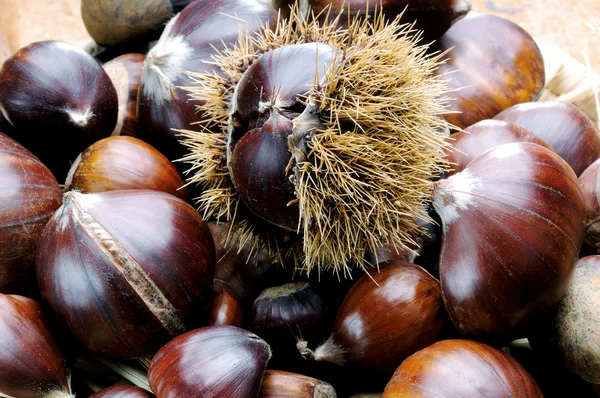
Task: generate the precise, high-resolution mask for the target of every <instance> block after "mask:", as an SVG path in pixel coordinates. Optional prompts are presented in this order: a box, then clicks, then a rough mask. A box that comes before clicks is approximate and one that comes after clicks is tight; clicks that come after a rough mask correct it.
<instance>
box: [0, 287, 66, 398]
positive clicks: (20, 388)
mask: <svg viewBox="0 0 600 398" xmlns="http://www.w3.org/2000/svg"><path fill="white" fill-rule="evenodd" d="M0 346H1V347H2V350H1V351H0V394H7V395H9V396H12V397H19V398H38V397H45V398H69V397H73V396H74V395H71V386H70V374H69V370H68V369H67V366H66V361H65V359H64V357H63V355H62V354H61V352H60V351H59V349H58V346H57V345H56V342H55V341H54V338H53V337H52V334H51V333H50V329H49V328H48V325H47V324H46V321H45V318H44V313H43V312H42V308H41V307H40V305H39V304H38V303H37V302H35V301H34V300H32V299H29V298H26V297H22V296H17V295H7V294H2V293H0Z"/></svg>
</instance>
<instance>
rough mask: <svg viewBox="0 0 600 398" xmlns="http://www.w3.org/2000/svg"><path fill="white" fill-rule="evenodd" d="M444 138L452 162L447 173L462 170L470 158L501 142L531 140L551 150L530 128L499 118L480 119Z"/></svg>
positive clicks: (448, 157) (447, 153)
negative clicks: (449, 145)
mask: <svg viewBox="0 0 600 398" xmlns="http://www.w3.org/2000/svg"><path fill="white" fill-rule="evenodd" d="M446 140H447V141H448V142H449V143H450V144H451V145H452V147H451V148H447V149H446V158H447V159H448V161H450V162H451V163H453V164H452V166H451V168H450V170H448V175H452V174H456V173H458V172H460V171H462V170H464V168H465V167H467V165H468V164H469V162H470V161H471V160H473V159H475V158H476V157H477V156H479V155H481V154H483V153H484V152H485V151H487V150H489V149H492V148H493V147H495V146H498V145H502V144H509V143H511V142H532V143H534V144H538V145H541V146H543V147H545V148H547V149H550V150H552V148H551V147H550V145H548V144H546V142H544V140H542V139H541V138H539V137H538V136H536V135H535V134H533V133H532V132H531V131H530V130H528V129H526V128H524V127H520V126H518V125H516V124H513V123H508V122H503V121H500V120H489V119H486V120H482V121H481V122H477V123H475V124H474V125H472V126H469V127H467V128H466V129H465V130H464V131H461V132H459V133H456V134H452V135H451V136H450V137H448V138H447V139H446Z"/></svg>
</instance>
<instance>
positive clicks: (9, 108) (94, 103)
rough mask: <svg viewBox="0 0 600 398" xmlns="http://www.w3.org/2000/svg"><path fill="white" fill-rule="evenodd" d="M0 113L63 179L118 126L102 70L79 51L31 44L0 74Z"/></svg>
mask: <svg viewBox="0 0 600 398" xmlns="http://www.w3.org/2000/svg"><path fill="white" fill-rule="evenodd" d="M0 110H1V111H2V113H3V114H4V117H6V119H7V120H8V121H9V122H10V123H11V124H12V125H14V126H15V127H16V135H15V137H14V138H16V139H17V140H18V141H19V142H21V144H23V145H24V146H25V147H26V148H28V149H29V150H30V151H32V152H33V153H34V154H35V155H36V156H37V157H39V158H40V159H41V160H42V162H44V164H46V165H47V166H48V168H49V169H50V170H51V171H52V172H53V173H54V175H55V176H56V178H57V180H59V181H63V180H64V177H65V175H66V174H67V171H68V170H69V167H70V162H71V161H73V160H74V159H75V158H76V157H77V155H78V154H79V153H80V152H81V151H82V150H83V149H85V148H86V147H87V146H89V145H90V144H92V143H93V142H95V141H97V140H99V139H101V138H104V137H107V136H109V135H110V134H111V132H112V131H113V130H114V128H115V125H116V123H117V113H118V100H117V92H116V90H115V87H114V86H113V84H112V82H111V80H110V78H109V77H108V75H107V74H106V72H105V71H104V70H103V69H102V66H101V65H100V64H99V63H98V61H96V60H95V59H94V58H93V57H92V56H91V55H90V54H88V53H86V52H85V51H83V50H82V49H80V48H79V47H77V46H75V45H73V44H69V43H64V42H60V41H42V42H36V43H31V44H29V45H27V46H26V47H23V48H21V49H20V50H18V51H17V52H16V53H15V54H14V55H13V56H12V57H10V58H9V59H7V60H6V61H5V62H4V64H3V65H2V69H1V70H0Z"/></svg>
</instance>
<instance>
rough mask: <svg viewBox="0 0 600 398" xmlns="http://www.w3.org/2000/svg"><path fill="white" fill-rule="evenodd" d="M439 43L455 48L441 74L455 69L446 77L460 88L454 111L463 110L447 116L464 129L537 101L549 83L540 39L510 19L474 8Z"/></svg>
mask: <svg viewBox="0 0 600 398" xmlns="http://www.w3.org/2000/svg"><path fill="white" fill-rule="evenodd" d="M438 46H439V48H440V50H441V51H447V50H450V49H452V50H451V51H450V52H449V53H448V55H447V58H448V61H447V62H446V63H445V64H442V65H441V66H440V68H439V69H438V71H437V73H438V74H441V73H446V72H452V73H449V74H447V75H446V80H447V81H448V83H449V86H450V87H451V88H452V89H456V90H457V91H454V92H452V97H454V98H455V100H453V101H451V102H450V104H449V110H451V111H456V112H458V113H454V114H448V115H445V118H446V120H448V121H449V122H450V123H452V124H453V125H455V126H457V127H459V128H466V127H467V126H470V125H472V124H475V123H477V122H479V121H481V120H484V119H491V118H493V117H494V116H496V115H497V114H498V113H500V112H502V111H503V110H504V109H506V108H509V107H511V106H513V105H515V104H518V103H521V102H528V101H535V100H536V99H537V98H538V97H539V95H540V94H541V92H542V89H543V88H544V84H545V77H544V60H543V58H542V54H541V52H540V50H539V48H538V46H537V44H536V43H535V41H534V40H533V38H532V37H531V36H530V35H529V34H528V33H527V32H525V31H524V30H523V29H521V28H520V27H519V26H518V25H516V24H515V23H513V22H511V21H509V20H507V19H504V18H500V17H496V16H493V15H488V14H475V13H470V14H468V15H467V16H466V17H464V18H462V19H461V20H459V21H458V22H456V23H455V24H454V25H453V26H452V27H451V28H450V29H449V30H448V31H447V32H446V33H445V34H444V35H443V36H442V37H440V39H439V41H438ZM542 138H543V137H542Z"/></svg>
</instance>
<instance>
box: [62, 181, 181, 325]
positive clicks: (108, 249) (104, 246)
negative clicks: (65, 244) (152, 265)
mask: <svg viewBox="0 0 600 398" xmlns="http://www.w3.org/2000/svg"><path fill="white" fill-rule="evenodd" d="M88 199H90V198H89V196H85V194H80V193H78V192H70V193H67V194H66V195H65V202H66V203H67V204H66V206H65V208H66V207H67V206H69V204H70V205H71V206H72V208H73V216H74V218H75V220H76V221H77V222H78V223H79V225H80V226H81V227H82V228H83V229H84V230H85V231H86V233H87V234H88V235H89V236H90V237H91V238H92V239H93V240H94V241H95V242H96V243H97V245H98V247H99V248H100V249H101V250H102V251H103V253H104V254H105V255H106V256H107V257H108V258H109V259H110V262H111V264H113V265H114V266H115V267H116V268H117V269H118V270H119V272H120V273H121V274H122V275H123V276H124V277H125V279H126V280H127V282H128V283H129V285H131V287H132V288H133V289H134V291H135V292H136V293H137V294H138V295H139V296H140V298H141V299H142V301H143V302H144V304H145V305H146V306H147V307H148V309H149V310H150V311H151V312H152V313H153V314H154V315H155V316H156V318H157V319H158V320H159V321H160V323H161V324H162V325H163V326H164V327H165V329H166V330H167V331H168V333H169V334H170V335H171V337H175V336H177V335H179V334H181V333H183V332H185V330H186V328H185V325H184V324H183V322H182V321H181V320H180V319H179V317H178V316H177V314H176V311H175V308H174V307H173V305H172V304H171V303H170V302H169V300H168V299H167V298H166V297H165V296H164V294H163V293H162V292H161V291H160V289H159V288H158V287H157V286H156V284H154V282H153V281H152V279H150V277H149V276H148V275H147V274H146V273H145V272H144V271H143V270H142V268H141V267H140V265H139V264H138V262H137V261H136V260H135V259H134V258H133V257H132V256H131V255H130V254H129V253H128V252H127V250H126V249H125V248H124V247H123V246H122V245H121V243H119V242H118V241H117V240H116V239H114V238H113V237H112V235H111V234H110V233H109V232H108V231H107V230H106V229H105V228H104V227H103V226H102V225H101V224H100V223H99V222H98V221H97V220H96V219H94V217H92V216H91V215H90V214H89V212H87V211H85V207H86V206H93V204H94V202H93V201H90V200H88ZM63 217H66V216H64V215H63ZM59 226H61V227H62V226H64V224H62V225H61V224H59Z"/></svg>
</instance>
